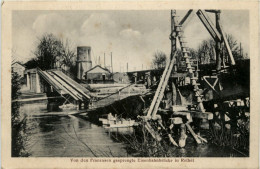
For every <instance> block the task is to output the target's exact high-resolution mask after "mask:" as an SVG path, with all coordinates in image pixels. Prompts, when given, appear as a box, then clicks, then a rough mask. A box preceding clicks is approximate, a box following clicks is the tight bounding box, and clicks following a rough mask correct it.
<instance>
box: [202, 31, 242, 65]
mask: <svg viewBox="0 0 260 169" xmlns="http://www.w3.org/2000/svg"><path fill="white" fill-rule="evenodd" d="M227 41H228V44H229V46H230V49H231V51H232V54H233V57H234V59H235V60H239V59H245V58H246V57H245V56H243V53H242V52H241V50H242V49H241V48H242V47H240V46H239V44H238V42H237V40H236V39H235V38H234V36H233V35H231V34H228V35H227ZM227 53H228V52H227V49H226V48H224V47H223V48H222V55H223V56H224V57H225V58H228V56H227ZM197 55H198V57H199V62H200V63H201V64H208V63H210V62H211V61H212V60H215V59H216V51H215V41H214V40H212V39H208V40H204V41H202V43H201V44H200V46H199V48H198V50H197Z"/></svg>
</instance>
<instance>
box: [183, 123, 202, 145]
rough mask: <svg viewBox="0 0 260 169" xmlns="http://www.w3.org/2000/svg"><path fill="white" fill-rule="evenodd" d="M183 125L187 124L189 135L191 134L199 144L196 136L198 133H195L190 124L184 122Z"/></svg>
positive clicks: (199, 141)
mask: <svg viewBox="0 0 260 169" xmlns="http://www.w3.org/2000/svg"><path fill="white" fill-rule="evenodd" d="M185 125H186V126H187V129H188V130H189V131H190V133H191V135H192V136H193V138H194V139H195V141H196V142H197V144H201V140H200V139H199V138H198V135H197V134H195V132H194V131H193V130H192V128H191V126H190V124H188V123H186V124H185Z"/></svg>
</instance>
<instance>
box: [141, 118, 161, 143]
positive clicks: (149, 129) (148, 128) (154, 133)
mask: <svg viewBox="0 0 260 169" xmlns="http://www.w3.org/2000/svg"><path fill="white" fill-rule="evenodd" d="M145 128H146V130H147V131H148V132H149V133H150V134H151V136H152V137H153V138H154V139H155V140H156V141H161V140H162V138H161V136H160V135H159V134H158V133H157V132H156V131H154V129H153V128H152V126H151V125H150V124H149V122H146V123H145Z"/></svg>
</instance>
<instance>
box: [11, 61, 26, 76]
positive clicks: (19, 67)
mask: <svg viewBox="0 0 260 169" xmlns="http://www.w3.org/2000/svg"><path fill="white" fill-rule="evenodd" d="M11 67H12V72H16V73H17V74H18V75H20V76H21V77H24V71H25V66H24V65H23V64H21V63H20V62H14V63H13V64H12V66H11Z"/></svg>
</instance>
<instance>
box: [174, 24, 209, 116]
mask: <svg viewBox="0 0 260 169" xmlns="http://www.w3.org/2000/svg"><path fill="white" fill-rule="evenodd" d="M175 31H176V34H177V37H178V39H179V42H180V47H181V51H182V56H183V58H184V59H185V64H186V70H187V71H188V75H189V77H190V80H191V85H192V86H193V90H194V92H195V97H196V101H197V109H198V110H200V111H201V112H203V113H205V109H204V106H203V99H202V97H203V95H202V94H201V93H202V91H203V90H202V89H200V88H199V85H200V84H199V83H198V78H199V77H198V71H199V70H198V69H195V67H192V65H191V63H192V62H191V61H190V59H191V57H190V56H189V54H190V52H189V50H188V47H187V42H185V40H184V39H185V37H184V32H183V30H182V25H176V26H175Z"/></svg>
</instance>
